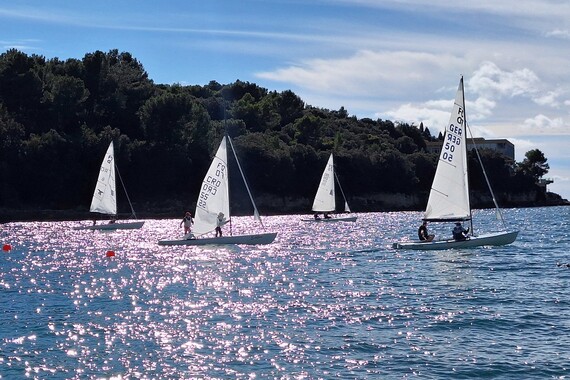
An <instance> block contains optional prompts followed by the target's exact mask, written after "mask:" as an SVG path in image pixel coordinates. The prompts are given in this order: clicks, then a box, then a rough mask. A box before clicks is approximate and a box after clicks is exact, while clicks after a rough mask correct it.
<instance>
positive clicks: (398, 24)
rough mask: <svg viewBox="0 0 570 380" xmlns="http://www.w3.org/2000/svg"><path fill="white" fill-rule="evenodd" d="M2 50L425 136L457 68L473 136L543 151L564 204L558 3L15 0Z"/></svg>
mask: <svg viewBox="0 0 570 380" xmlns="http://www.w3.org/2000/svg"><path fill="white" fill-rule="evenodd" d="M0 48H1V51H2V52H4V51H6V50H8V49H11V48H16V49H18V50H20V51H23V52H25V53H27V54H37V55H42V56H44V57H46V58H47V59H51V58H59V59H61V60H65V59H68V58H77V59H81V58H83V57H84V56H85V54H87V53H92V52H94V51H97V50H100V51H104V52H107V51H109V50H111V49H118V50H119V51H120V52H129V53H131V54H132V55H133V57H135V58H136V59H137V60H138V61H139V62H140V63H142V65H143V66H144V68H145V70H146V71H147V72H148V74H149V77H150V79H152V80H153V81H154V83H157V84H173V83H179V84H182V85H195V84H197V85H205V84H208V83H209V82H210V81H212V80H215V81H217V82H219V83H221V84H226V83H233V82H235V81H236V80H241V81H244V82H251V83H255V84H257V85H259V86H261V87H264V88H266V89H268V90H270V91H274V90H275V91H284V90H292V91H293V92H294V93H296V94H297V95H298V96H300V97H301V98H302V99H303V101H305V103H306V104H308V105H311V106H315V107H320V108H326V109H330V110H338V109H340V108H341V107H344V108H345V109H346V110H347V112H348V113H349V114H350V115H355V116H356V117H358V118H372V119H378V118H379V119H383V120H392V121H394V122H406V123H413V124H415V125H419V123H420V122H422V123H423V124H424V126H425V127H427V128H429V129H430V131H431V133H432V134H433V135H437V133H438V132H439V131H441V130H442V129H443V128H444V126H445V124H446V123H447V121H448V119H449V114H450V112H451V108H452V105H453V99H454V97H455V92H456V90H457V86H458V83H459V79H460V78H461V76H463V77H464V80H465V98H466V102H467V104H466V114H467V119H468V123H469V125H470V128H471V130H472V133H473V135H474V136H475V137H485V138H507V139H509V140H510V141H511V142H512V143H513V144H514V145H515V159H516V160H517V161H519V162H520V161H522V160H523V159H524V155H525V153H526V152H528V151H529V150H531V149H540V150H541V151H542V152H543V153H544V155H545V156H546V158H547V159H548V164H549V165H550V171H549V173H548V174H547V175H546V177H547V178H550V179H553V180H554V183H553V184H551V185H549V186H548V188H549V190H550V191H553V192H555V193H558V194H560V195H561V196H562V197H564V198H566V199H569V200H570V53H569V52H570V2H569V1H566V0H501V1H497V0H477V1H460V2H450V1H447V0H446V1H444V0H425V1H423V0H238V1H236V0H201V1H193V0H164V1H160V2H158V1H147V0H113V1H108V0H101V1H84V0H75V1H69V0H50V1H45V0H27V1H26V0H22V1H20V0H17V1H11V2H3V3H2V4H0Z"/></svg>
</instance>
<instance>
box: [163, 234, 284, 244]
mask: <svg viewBox="0 0 570 380" xmlns="http://www.w3.org/2000/svg"><path fill="white" fill-rule="evenodd" d="M276 237H277V232H269V233H263V234H252V235H236V236H222V237H212V238H203V239H178V240H160V241H159V242H158V245H233V244H246V245H259V244H271V243H273V240H275V238H276Z"/></svg>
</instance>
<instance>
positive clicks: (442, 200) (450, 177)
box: [424, 78, 471, 221]
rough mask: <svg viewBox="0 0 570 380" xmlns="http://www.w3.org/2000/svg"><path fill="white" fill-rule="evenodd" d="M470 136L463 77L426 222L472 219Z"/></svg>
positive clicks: (444, 144) (438, 167) (426, 214)
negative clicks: (468, 140) (467, 138)
mask: <svg viewBox="0 0 570 380" xmlns="http://www.w3.org/2000/svg"><path fill="white" fill-rule="evenodd" d="M466 134H467V133H466V125H465V98H464V95H463V78H461V81H460V82H459V88H458V89H457V95H456V96H455V103H454V105H453V110H452V113H451V117H450V119H449V124H448V125H447V128H446V130H445V135H444V141H443V146H442V148H441V154H440V156H439V161H438V164H437V169H436V171H435V177H434V179H433V184H432V187H431V192H430V194H429V199H428V204H427V208H426V212H425V215H424V219H426V220H432V221H437V220H439V221H445V220H468V219H470V218H471V211H470V204H469V183H468V179H467V151H466V149H467V146H466Z"/></svg>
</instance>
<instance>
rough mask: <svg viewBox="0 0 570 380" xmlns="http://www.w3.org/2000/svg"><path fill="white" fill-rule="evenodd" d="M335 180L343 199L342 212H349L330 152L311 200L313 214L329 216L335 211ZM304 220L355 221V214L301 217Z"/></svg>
mask: <svg viewBox="0 0 570 380" xmlns="http://www.w3.org/2000/svg"><path fill="white" fill-rule="evenodd" d="M335 180H336V182H337V183H338V187H339V189H340V192H341V194H342V197H343V199H344V212H347V213H350V207H349V206H348V202H347V200H346V197H345V196H344V191H342V187H341V186H340V181H339V180H338V177H337V176H336V173H335V170H334V158H333V154H332V153H331V155H330V157H329V160H328V162H327V165H326V166H325V170H324V171H323V175H322V176H321V182H319V187H318V189H317V194H316V195H315V199H314V201H313V207H312V210H313V212H315V216H317V215H318V213H323V214H324V215H326V216H330V213H333V212H335V211H336V194H335V184H334V183H335ZM301 220H303V221H305V222H356V216H345V217H334V218H333V217H323V218H320V217H319V218H317V217H314V218H310V219H301Z"/></svg>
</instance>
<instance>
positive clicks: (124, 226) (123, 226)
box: [73, 222, 144, 230]
mask: <svg viewBox="0 0 570 380" xmlns="http://www.w3.org/2000/svg"><path fill="white" fill-rule="evenodd" d="M143 224H144V222H126V223H119V222H116V223H108V224H96V225H94V226H85V227H75V228H73V229H74V230H137V229H139V228H141V227H142V226H143Z"/></svg>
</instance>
